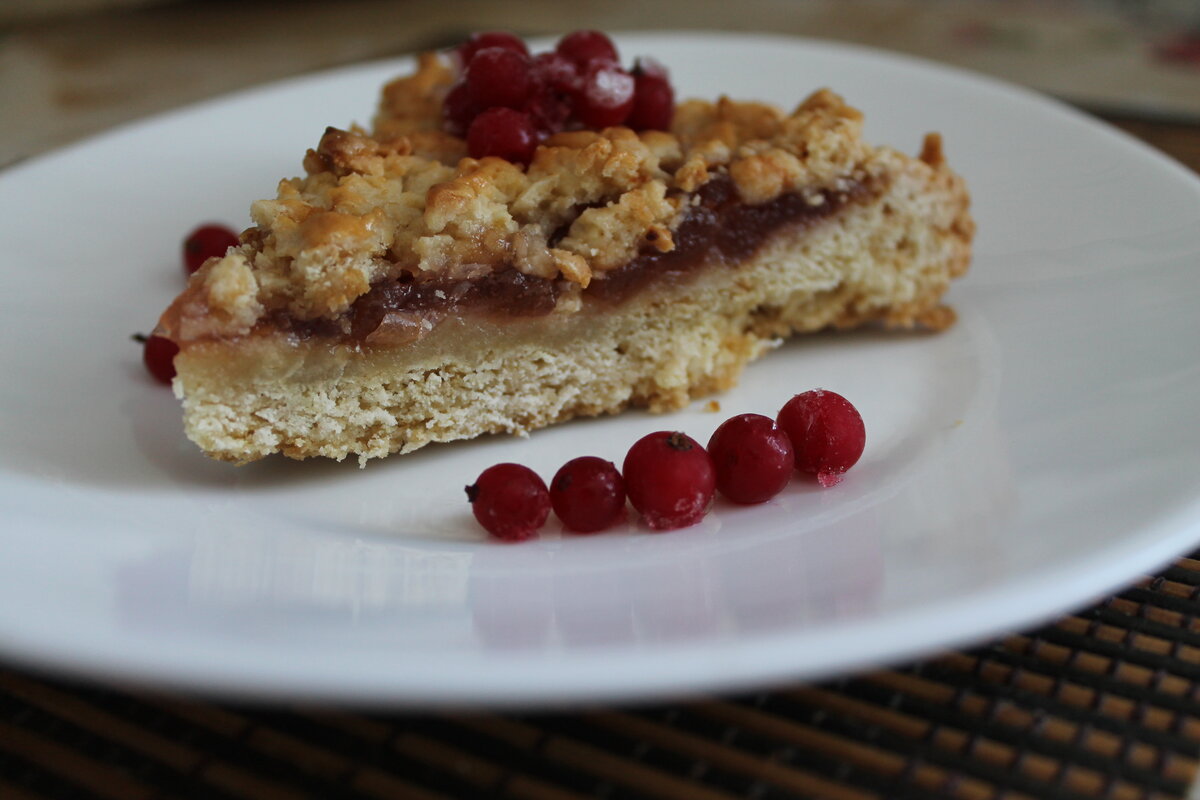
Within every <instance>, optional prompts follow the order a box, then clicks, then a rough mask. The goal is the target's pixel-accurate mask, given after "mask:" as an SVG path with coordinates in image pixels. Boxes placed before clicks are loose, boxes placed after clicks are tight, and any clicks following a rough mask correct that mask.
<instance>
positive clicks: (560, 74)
mask: <svg viewBox="0 0 1200 800" xmlns="http://www.w3.org/2000/svg"><path fill="white" fill-rule="evenodd" d="M533 74H534V77H535V78H537V80H538V81H539V82H540V83H541V84H542V85H543V86H545V87H547V88H550V89H553V90H555V91H556V92H562V93H564V94H568V93H570V92H574V91H575V90H577V89H578V88H579V66H578V65H577V64H576V63H575V62H574V61H572V60H571V59H569V58H567V57H566V56H564V55H563V54H562V53H559V52H556V51H554V50H549V51H547V52H545V53H538V54H537V55H536V56H534V57H533Z"/></svg>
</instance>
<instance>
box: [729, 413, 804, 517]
mask: <svg viewBox="0 0 1200 800" xmlns="http://www.w3.org/2000/svg"><path fill="white" fill-rule="evenodd" d="M708 454H709V456H711V457H712V460H713V466H714V467H715V468H716V471H717V491H719V492H720V493H721V494H723V495H724V496H725V497H727V498H729V499H730V500H732V501H733V502H735V503H745V504H752V503H763V502H766V501H767V500H770V499H771V498H772V497H774V496H775V495H777V494H779V493H780V492H781V491H783V487H784V486H787V483H788V481H789V480H790V479H791V477H792V471H793V470H794V469H795V461H794V459H793V457H792V443H791V441H790V440H789V439H788V436H787V434H786V433H784V432H783V430H782V429H781V428H780V427H779V426H778V425H776V424H775V420H773V419H771V418H770V417H764V416H763V415H762V414H739V415H737V416H736V417H730V418H729V419H727V420H725V422H723V423H721V427H719V428H717V429H716V431H714V432H713V435H712V438H711V439H709V440H708Z"/></svg>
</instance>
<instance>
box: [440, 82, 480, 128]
mask: <svg viewBox="0 0 1200 800" xmlns="http://www.w3.org/2000/svg"><path fill="white" fill-rule="evenodd" d="M478 113H479V108H478V107H476V105H475V104H474V103H472V102H471V93H470V92H469V91H468V90H467V84H466V83H465V82H463V81H459V82H458V83H456V84H454V87H453V88H451V89H450V91H449V92H448V93H447V94H446V99H445V100H443V101H442V127H443V128H444V129H445V131H446V132H447V133H452V134H454V135H455V136H466V134H467V128H469V127H470V126H471V120H473V119H475V116H476V115H477V114H478Z"/></svg>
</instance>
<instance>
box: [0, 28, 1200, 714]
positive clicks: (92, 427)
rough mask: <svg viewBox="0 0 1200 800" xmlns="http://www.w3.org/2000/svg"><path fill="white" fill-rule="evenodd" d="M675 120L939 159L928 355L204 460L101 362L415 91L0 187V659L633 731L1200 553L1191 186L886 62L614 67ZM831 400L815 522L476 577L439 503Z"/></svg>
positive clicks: (76, 162) (95, 160)
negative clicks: (968, 195) (360, 446)
mask: <svg viewBox="0 0 1200 800" xmlns="http://www.w3.org/2000/svg"><path fill="white" fill-rule="evenodd" d="M619 44H620V45H621V48H622V52H623V53H625V54H626V55H627V56H628V57H632V56H633V55H636V54H639V53H644V54H652V55H654V56H655V57H657V58H659V59H660V60H662V61H664V62H665V63H667V64H669V65H670V66H671V67H672V69H673V75H674V78H675V81H676V83H677V86H678V87H679V89H680V91H681V93H682V94H683V95H701V96H710V97H711V96H716V95H717V94H719V93H728V94H730V95H735V96H740V97H755V98H762V99H766V100H771V101H774V102H777V103H780V104H784V105H790V104H793V103H796V102H798V101H799V99H800V98H801V96H802V95H804V94H806V93H807V92H808V91H809V90H811V89H814V88H817V87H820V86H826V85H828V86H831V87H834V88H835V89H836V90H838V91H839V92H841V93H843V94H844V95H845V96H846V97H847V98H848V99H849V100H850V101H851V102H852V103H853V104H855V105H857V106H858V107H860V108H862V109H864V110H865V111H866V113H867V133H868V138H869V139H871V140H872V141H875V142H886V143H889V144H894V145H896V146H902V147H905V148H907V149H909V150H910V151H914V152H915V151H916V149H917V148H918V147H919V144H920V141H921V136H922V134H923V133H925V132H926V131H927V130H940V131H942V132H943V133H944V135H945V139H946V145H947V151H948V155H949V158H950V161H951V163H952V164H953V165H954V166H955V167H956V168H957V169H959V170H960V171H961V172H962V173H963V174H964V175H965V176H966V177H967V179H968V182H969V184H970V186H971V189H972V193H973V195H974V198H975V212H976V216H977V219H978V222H979V238H978V242H977V256H976V259H975V263H974V266H973V268H972V271H971V273H970V274H969V276H968V277H967V278H965V279H964V280H962V281H961V282H960V283H959V284H958V285H956V286H955V287H954V288H953V289H952V290H951V293H950V301H951V302H952V303H953V305H955V306H956V308H957V310H958V311H959V314H960V321H959V324H958V325H956V326H955V327H953V328H952V329H950V330H948V331H946V332H944V333H942V334H938V335H926V334H880V333H877V332H870V331H866V332H855V333H849V334H841V335H818V336H812V337H806V338H802V339H799V340H796V341H794V342H791V343H788V344H786V345H784V346H782V347H780V348H779V350H778V352H775V353H773V354H772V355H770V356H769V357H767V358H766V359H765V360H763V361H761V362H759V363H758V364H755V365H752V366H751V367H750V368H749V370H748V371H747V373H746V374H745V376H744V379H743V381H742V383H741V385H740V386H739V387H738V388H737V389H736V390H734V391H731V392H729V393H727V394H725V395H723V396H721V397H720V398H718V400H719V404H720V412H719V413H714V412H713V411H712V410H711V408H710V406H708V405H707V404H706V403H704V402H698V403H696V404H695V405H694V406H693V407H692V408H690V409H688V410H686V411H684V412H681V413H678V414H673V415H670V416H667V417H656V416H652V415H649V414H645V413H640V412H633V413H627V414H624V415H622V416H619V417H614V418H605V419H596V420H588V421H580V422H573V423H570V424H566V425H562V426H560V427H557V428H554V429H551V430H546V431H542V432H539V433H536V434H534V435H533V436H531V437H529V438H526V439H520V438H510V437H494V438H488V439H485V440H481V441H476V442H470V443H465V444H457V445H451V446H433V447H429V448H426V449H425V450H422V451H420V452H419V453H416V454H413V455H410V456H405V457H397V458H391V459H388V460H385V461H381V462H375V463H371V464H370V465H368V467H367V468H366V469H363V470H360V469H359V468H358V467H357V465H356V464H354V463H350V462H347V463H342V464H337V463H322V462H308V463H293V462H287V461H284V460H268V461H265V462H260V463H257V464H253V465H250V466H247V467H242V468H234V467H232V466H229V465H226V464H219V463H214V462H210V461H207V460H206V459H205V458H204V457H203V456H201V455H200V454H199V452H198V451H197V450H196V449H195V448H194V447H193V446H192V445H191V444H190V443H188V442H187V441H186V440H185V439H184V438H183V436H182V434H181V428H180V421H179V412H178V404H177V401H176V400H175V399H174V398H173V397H172V396H171V393H170V392H169V391H167V390H165V389H164V388H162V387H161V386H158V385H155V384H153V383H152V382H151V381H150V379H149V378H148V377H147V376H146V375H145V374H144V372H143V370H142V367H141V364H140V349H139V348H138V346H137V345H135V344H132V343H131V342H130V341H129V335H130V334H131V333H133V332H134V331H137V330H142V331H145V330H147V329H148V328H149V327H151V326H152V325H153V324H154V321H155V319H156V317H157V314H158V313H159V311H160V310H161V309H162V308H163V306H164V305H165V304H166V303H167V302H168V300H169V299H170V298H171V297H172V296H173V295H174V294H175V293H176V292H177V291H178V289H179V288H180V285H181V282H182V277H181V272H180V268H179V266H178V264H177V259H178V250H179V246H180V241H181V239H182V237H183V236H184V235H185V234H186V233H187V231H188V230H190V229H191V228H192V227H193V226H195V225H196V224H199V223H201V222H204V221H208V220H213V219H215V220H219V221H225V222H228V223H231V224H235V225H241V224H243V223H244V222H245V220H246V219H247V216H246V214H247V209H248V206H249V203H250V201H251V200H253V199H255V198H258V197H265V196H269V195H272V194H273V192H274V184H275V181H276V180H277V179H278V178H279V177H281V176H285V175H290V174H295V173H296V172H298V171H299V169H300V159H301V157H302V155H303V152H304V149H305V148H306V147H309V146H312V145H313V144H314V143H315V142H316V140H317V138H318V137H319V136H320V134H321V131H322V130H323V129H324V127H325V126H326V125H327V124H331V123H332V124H341V125H345V124H348V123H350V122H352V121H354V120H359V121H365V120H366V119H367V117H368V116H369V114H370V113H371V111H372V109H373V106H374V102H375V94H376V92H377V90H378V88H379V86H380V84H381V83H382V82H383V81H384V80H385V79H387V78H388V77H390V76H392V75H394V74H396V73H398V72H400V71H403V70H404V69H406V68H407V66H408V64H407V62H404V61H396V62H390V63H384V64H370V65H366V66H358V67H353V68H350V69H342V70H338V71H335V72H330V73H325V74H320V75H315V76H309V77H304V78H300V79H296V80H292V81H288V82H284V83H280V84H275V85H272V86H268V87H265V88H260V89H255V90H253V91H249V92H244V93H240V94H237V95H234V96H231V97H227V98H222V99H219V100H216V101H212V102H208V103H204V104H201V105H199V106H194V107H191V108H188V109H185V110H182V111H179V112H176V113H172V114H168V115H166V116H161V117H158V118H155V119H151V120H148V121H144V122H139V123H136V124H133V125H130V126H127V127H124V128H121V129H118V130H115V131H112V132H110V133H108V134H106V135H104V136H100V137H98V138H95V139H93V140H91V141H88V142H85V143H83V144H80V145H77V146H74V147H71V148H68V149H65V150H61V151H58V152H56V153H52V154H50V155H48V156H45V157H42V158H39V159H36V160H33V161H30V162H27V163H25V164H22V165H20V166H18V167H15V168H13V169H10V170H8V171H7V172H5V173H3V174H0V206H2V207H3V208H4V209H5V213H4V214H3V215H0V241H2V242H4V248H3V250H2V252H0V308H2V314H0V317H2V318H3V320H4V323H3V324H4V333H5V339H6V342H7V344H6V347H5V348H4V349H3V351H2V353H0V374H3V375H4V376H5V381H4V385H3V389H2V390H0V393H2V396H3V404H2V407H0V419H2V423H3V424H2V426H0V506H2V507H3V509H4V514H3V518H2V519H3V524H0V553H2V554H3V555H2V557H0V655H2V656H3V657H5V658H7V659H9V660H11V661H16V662H20V663H24V664H28V665H38V666H46V667H51V668H54V669H57V670H62V671H66V672H70V673H75V674H85V675H90V676H95V677H99V678H105V679H109V680H119V681H124V682H135V681H136V682H149V683H153V684H156V685H160V686H170V687H183V688H188V689H198V690H204V691H209V692H216V693H224V694H238V695H244V696H255V697H273V698H285V697H287V698H295V697H305V698H320V699H324V700H336V701H356V702H370V703H378V704H397V705H409V706H432V705H448V704H490V705H497V706H499V705H512V704H534V705H549V704H562V703H571V702H596V701H618V700H632V699H646V698H655V697H663V696H667V695H681V694H687V693H691V692H700V691H716V690H736V689H743V688H748V687H751V686H756V685H765V684H769V683H771V682H777V681H786V680H796V679H812V678H818V677H821V676H827V675H829V674H831V673H834V672H836V671H844V670H852V669H862V668H867V667H870V666H872V665H877V664H881V663H885V662H893V661H897V660H900V659H905V658H909V657H913V656H917V655H920V654H923V653H927V652H929V651H932V650H935V649H937V648H942V647H947V646H951V645H961V644H964V643H969V642H975V641H979V640H981V639H983V638H985V637H988V636H992V635H995V634H1000V633H1002V632H1005V631H1009V630H1013V629H1017V628H1020V627H1022V626H1026V625H1030V624H1033V623H1035V622H1038V621H1040V620H1043V619H1046V618H1048V617H1050V616H1051V615H1054V614H1059V613H1061V612H1065V611H1068V610H1070V609H1071V608H1072V607H1076V606H1080V605H1082V604H1084V603H1086V602H1088V601H1089V600H1091V599H1094V598H1097V597H1099V596H1101V595H1103V594H1104V593H1105V592H1108V591H1111V590H1113V589H1114V588H1116V587H1117V586H1119V585H1121V584H1122V583H1124V582H1127V581H1130V580H1132V579H1133V578H1135V577H1136V576H1137V575H1138V574H1139V573H1141V572H1142V571H1144V570H1148V569H1150V568H1152V567H1154V566H1156V565H1158V564H1159V563H1160V562H1164V561H1166V560H1168V559H1170V558H1172V557H1173V556H1176V555H1177V554H1179V553H1182V552H1184V551H1186V550H1187V549H1188V548H1189V547H1191V546H1193V545H1195V544H1196V543H1197V542H1200V411H1198V408H1200V403H1198V402H1197V398H1200V357H1198V355H1200V350H1198V343H1200V314H1197V313H1196V309H1197V307H1200V270H1198V269H1197V267H1196V265H1197V263H1200V180H1197V179H1196V177H1195V176H1194V175H1192V174H1190V173H1189V172H1188V171H1186V170H1185V169H1183V168H1182V167H1180V166H1179V165H1177V164H1175V163H1173V162H1171V161H1169V160H1168V159H1166V158H1164V157H1163V156H1161V155H1159V154H1157V153H1156V152H1154V151H1152V150H1151V149H1149V148H1147V147H1145V146H1143V145H1142V144H1139V143H1138V142H1136V141H1133V140H1132V139H1130V138H1128V137H1126V136H1124V135H1122V134H1120V133H1117V132H1115V131H1113V130H1111V129H1109V128H1108V127H1105V126H1104V125H1102V124H1100V123H1098V122H1096V121H1094V120H1092V119H1090V118H1088V117H1086V116H1084V115H1082V114H1080V113H1077V112H1075V111H1072V110H1070V109H1068V108H1065V107H1063V106H1061V105H1059V104H1057V103H1055V102H1052V101H1050V100H1047V99H1045V98H1042V97H1039V96H1037V95H1034V94H1032V93H1030V92H1027V91H1024V90H1020V89H1017V88H1014V87H1011V86H1007V85H1004V84H1000V83H997V82H995V81H993V80H989V79H985V78H981V77H979V76H975V75H971V74H967V73H964V72H960V71H956V70H950V69H946V68H944V67H939V66H935V65H932V64H928V63H923V62H919V61H914V60H912V59H908V58H904V57H900V56H896V55H889V54H885V53H881V52H875V51H870V50H864V49H859V48H853V47H845V46H839V45H832V44H826V43H818V42H811V41H802V40H795V39H783V38H771V37H761V36H753V37H752V36H743V35H692V34H688V35H654V36H647V35H631V36H626V37H620V38H619ZM818 386H819V387H825V388H829V389H834V390H836V391H838V392H841V393H842V394H844V395H846V396H847V397H849V398H850V399H851V400H852V401H854V402H855V403H856V404H857V405H858V407H859V408H860V410H861V411H862V413H863V416H864V418H865V420H866V424H867V430H868V444H867V451H866V453H865V455H864V457H863V460H862V461H861V462H860V463H859V465H858V466H857V467H856V468H855V469H854V470H853V471H852V472H851V473H850V474H849V476H848V477H847V479H846V480H845V481H844V482H843V483H842V484H841V485H839V486H837V487H836V488H833V489H829V490H820V489H818V488H816V487H815V486H813V485H811V484H806V483H804V482H801V481H794V482H793V483H792V485H791V486H790V487H789V488H788V489H787V490H785V492H784V493H783V494H782V495H781V496H780V497H779V498H778V499H777V500H775V501H773V502H770V503H768V504H766V505H763V506H758V507H752V508H739V507H733V506H730V505H726V504H723V503H720V502H718V504H717V506H716V507H715V509H714V511H713V513H712V514H710V515H709V516H708V517H707V519H706V520H705V521H704V522H703V523H702V524H700V525H698V526H696V527H694V528H690V529H686V530H682V531H676V532H673V533H669V534H651V533H649V532H647V531H645V530H643V529H640V528H638V527H637V526H636V525H635V524H629V525H626V526H625V527H624V528H621V529H618V530H615V531H611V532H607V533H603V534H599V535H594V536H587V537H583V536H572V535H568V534H564V533H562V532H561V531H560V530H558V528H557V527H556V525H555V523H554V522H553V521H551V523H550V524H549V525H548V526H547V528H546V530H545V532H544V535H543V536H542V537H541V538H540V539H539V540H537V541H534V542H530V543H526V544H522V545H516V546H513V545H501V544H496V543H493V542H490V541H487V540H486V539H485V538H484V536H483V535H482V531H481V530H479V529H478V528H477V527H476V526H475V524H474V522H473V520H472V519H471V517H470V513H469V509H468V506H467V504H466V502H465V498H464V495H463V491H462V487H463V486H464V484H467V483H469V482H471V481H472V480H473V479H474V478H475V476H476V475H477V474H478V473H479V472H480V471H481V470H483V469H484V468H485V467H487V466H489V465H490V464H493V463H495V462H498V461H519V462H523V463H526V464H528V465H530V466H532V467H533V468H535V469H537V470H538V471H539V472H540V473H541V474H542V475H543V476H547V477H549V476H550V475H552V474H553V472H554V471H555V470H556V469H557V467H558V466H559V465H560V464H561V463H563V462H564V461H565V460H567V459H568V458H570V457H573V456H576V455H583V454H588V453H591V454H595V455H600V456H604V457H606V458H609V459H611V460H614V461H617V462H618V463H619V462H620V460H621V458H622V457H623V455H624V451H625V449H626V448H627V447H628V446H629V445H630V444H631V443H632V442H633V441H635V440H636V439H637V438H638V437H639V436H640V435H642V434H645V433H648V432H650V431H652V430H658V429H663V428H670V429H680V430H684V431H687V432H688V433H690V434H692V435H693V436H695V437H696V438H698V439H700V440H701V441H706V440H707V437H708V435H709V434H710V432H711V431H712V430H713V429H714V428H715V427H716V426H717V424H718V423H719V422H720V421H721V420H722V419H724V418H725V417H726V416H728V415H730V414H733V413H738V412H744V411H757V412H765V413H768V414H770V413H774V411H775V410H776V409H778V408H779V406H781V405H782V404H783V402H784V401H785V400H786V399H787V398H788V397H790V396H791V395H792V394H794V393H796V392H799V391H802V390H804V389H809V388H813V387H818Z"/></svg>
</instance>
